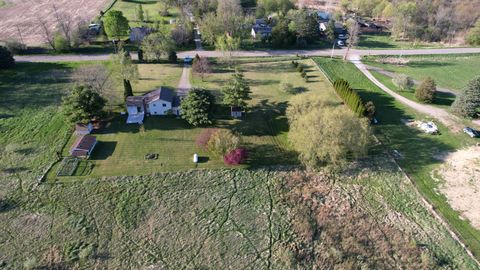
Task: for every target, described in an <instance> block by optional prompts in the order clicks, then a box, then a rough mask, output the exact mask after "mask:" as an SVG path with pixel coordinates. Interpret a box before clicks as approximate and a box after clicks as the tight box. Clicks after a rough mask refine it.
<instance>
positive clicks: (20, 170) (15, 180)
mask: <svg viewBox="0 0 480 270" xmlns="http://www.w3.org/2000/svg"><path fill="white" fill-rule="evenodd" d="M79 65H80V64H79V63H48V64H47V63H17V65H16V68H15V69H14V70H8V71H0V77H1V82H2V83H1V84H0V153H1V155H0V179H1V180H0V185H1V187H0V194H5V193H7V192H8V191H9V190H11V189H12V188H14V187H16V186H17V185H20V186H21V187H25V188H26V187H28V186H29V185H31V184H32V183H34V182H35V180H36V179H37V178H39V177H40V176H41V175H42V173H43V171H44V169H45V168H46V167H47V165H49V164H50V163H52V162H53V161H54V160H55V159H56V152H58V151H61V149H62V147H63V144H64V143H65V141H66V140H67V138H68V135H69V127H68V126H66V125H65V123H64V119H63V117H62V115H61V114H60V113H59V112H58V106H59V104H60V100H61V97H62V96H63V95H64V94H65V93H66V91H68V89H69V87H70V85H69V74H70V73H71V72H72V70H73V69H75V68H76V67H78V66H79Z"/></svg>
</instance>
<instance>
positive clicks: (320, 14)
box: [317, 10, 331, 22]
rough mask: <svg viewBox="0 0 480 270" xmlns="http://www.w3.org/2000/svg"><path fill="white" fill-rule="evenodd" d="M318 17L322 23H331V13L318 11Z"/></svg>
mask: <svg viewBox="0 0 480 270" xmlns="http://www.w3.org/2000/svg"><path fill="white" fill-rule="evenodd" d="M317 16H318V20H319V21H321V22H328V21H330V18H331V15H330V13H329V12H327V11H322V10H319V11H317Z"/></svg>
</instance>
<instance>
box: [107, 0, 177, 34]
mask: <svg viewBox="0 0 480 270" xmlns="http://www.w3.org/2000/svg"><path fill="white" fill-rule="evenodd" d="M139 5H142V9H143V11H144V16H145V20H146V21H147V23H145V22H141V21H139V20H138V18H137V17H136V10H137V8H138V6H139ZM112 9H114V10H119V11H122V12H123V15H124V16H125V17H126V18H127V19H128V21H129V24H130V27H140V26H142V25H145V24H147V25H149V26H150V27H152V28H153V27H154V23H155V22H156V21H159V22H160V26H161V27H162V28H163V27H165V28H167V29H170V28H171V25H170V24H169V20H170V19H175V18H177V17H179V16H180V10H179V9H178V8H176V7H172V8H170V9H169V13H170V16H161V15H160V11H161V9H162V7H161V6H160V2H159V1H158V0H146V1H144V0H131V1H117V2H116V3H115V5H113V7H112ZM147 17H148V20H147Z"/></svg>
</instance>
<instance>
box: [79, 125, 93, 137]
mask: <svg viewBox="0 0 480 270" xmlns="http://www.w3.org/2000/svg"><path fill="white" fill-rule="evenodd" d="M92 131H93V124H92V123H88V124H83V123H76V124H75V135H88V134H90V133H92Z"/></svg>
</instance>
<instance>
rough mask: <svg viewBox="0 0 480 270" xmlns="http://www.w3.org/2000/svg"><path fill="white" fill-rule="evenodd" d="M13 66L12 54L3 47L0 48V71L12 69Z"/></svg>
mask: <svg viewBox="0 0 480 270" xmlns="http://www.w3.org/2000/svg"><path fill="white" fill-rule="evenodd" d="M14 66H15V59H14V58H13V56H12V53H11V52H10V51H9V50H8V49H7V48H5V47H3V46H0V69H7V68H13V67H14Z"/></svg>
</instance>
